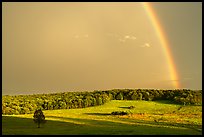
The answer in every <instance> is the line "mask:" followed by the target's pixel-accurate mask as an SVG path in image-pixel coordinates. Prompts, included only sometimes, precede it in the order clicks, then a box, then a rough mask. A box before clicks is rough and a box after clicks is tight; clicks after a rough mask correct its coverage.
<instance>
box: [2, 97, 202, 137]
mask: <svg viewBox="0 0 204 137" xmlns="http://www.w3.org/2000/svg"><path fill="white" fill-rule="evenodd" d="M129 106H134V107H135V108H133V109H129V108H128V107H129ZM113 111H125V112H128V115H111V112H113ZM43 113H44V115H45V119H46V123H45V124H44V125H42V126H41V127H40V128H37V125H36V124H35V123H34V122H33V114H24V115H2V134H3V135H28V134H30V135H44V134H46V135H202V106H193V105H186V106H184V105H178V104H173V103H171V102H170V101H167V100H165V101H136V100H134V101H133V100H111V101H110V102H107V103H105V104H104V105H101V106H94V107H87V108H80V109H59V110H44V111H43Z"/></svg>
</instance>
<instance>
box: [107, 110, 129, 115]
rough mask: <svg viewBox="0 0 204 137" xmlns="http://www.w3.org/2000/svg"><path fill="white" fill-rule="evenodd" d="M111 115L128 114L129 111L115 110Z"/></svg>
mask: <svg viewBox="0 0 204 137" xmlns="http://www.w3.org/2000/svg"><path fill="white" fill-rule="evenodd" d="M111 115H128V112H124V111H113V112H111Z"/></svg>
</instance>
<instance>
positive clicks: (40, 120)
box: [33, 109, 46, 128]
mask: <svg viewBox="0 0 204 137" xmlns="http://www.w3.org/2000/svg"><path fill="white" fill-rule="evenodd" d="M33 118H34V119H33V121H34V122H35V123H37V125H38V128H40V124H44V123H45V122H46V121H45V116H44V114H43V112H42V110H41V109H37V110H36V111H35V113H34V116H33Z"/></svg>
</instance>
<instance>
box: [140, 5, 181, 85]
mask: <svg viewBox="0 0 204 137" xmlns="http://www.w3.org/2000/svg"><path fill="white" fill-rule="evenodd" d="M142 5H143V6H144V8H145V11H147V14H148V16H149V18H150V20H151V22H152V25H153V27H154V29H155V31H156V34H157V36H158V38H159V40H160V42H161V45H162V48H163V51H164V54H165V56H166V59H167V64H168V68H169V74H170V80H171V81H172V84H173V86H174V87H175V88H179V87H180V84H179V81H178V74H177V72H176V67H175V63H174V60H173V56H172V55H171V50H170V48H169V45H168V40H167V39H166V38H167V37H166V35H165V33H164V30H163V29H162V25H161V24H160V22H159V19H158V17H157V15H156V13H155V11H154V9H153V8H152V6H151V4H150V3H148V2H142Z"/></svg>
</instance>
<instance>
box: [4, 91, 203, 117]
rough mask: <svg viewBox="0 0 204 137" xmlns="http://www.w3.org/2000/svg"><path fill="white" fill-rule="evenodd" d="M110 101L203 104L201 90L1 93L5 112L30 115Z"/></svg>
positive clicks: (7, 113)
mask: <svg viewBox="0 0 204 137" xmlns="http://www.w3.org/2000/svg"><path fill="white" fill-rule="evenodd" d="M110 100H146V101H151V100H152V101H154V100H172V102H173V103H179V104H184V105H190V104H192V105H202V90H190V89H175V90H161V89H113V90H105V91H104V90H101V91H91V92H88V91H84V92H61V93H49V94H33V95H15V96H10V95H4V96H2V114H5V115H12V114H15V115H18V114H31V113H33V112H34V111H35V110H36V109H41V110H56V109H73V108H86V107H91V106H98V105H103V104H104V103H106V102H108V101H110Z"/></svg>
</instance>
